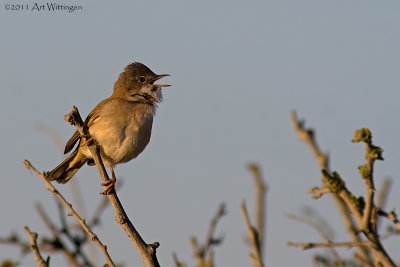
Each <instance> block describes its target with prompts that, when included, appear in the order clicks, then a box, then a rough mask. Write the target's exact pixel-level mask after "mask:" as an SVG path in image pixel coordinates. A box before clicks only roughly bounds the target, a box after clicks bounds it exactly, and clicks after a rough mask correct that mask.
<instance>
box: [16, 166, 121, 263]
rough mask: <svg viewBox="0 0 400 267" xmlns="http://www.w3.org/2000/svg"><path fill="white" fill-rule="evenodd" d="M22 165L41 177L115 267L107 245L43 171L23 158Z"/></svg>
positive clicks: (47, 187)
mask: <svg viewBox="0 0 400 267" xmlns="http://www.w3.org/2000/svg"><path fill="white" fill-rule="evenodd" d="M24 165H25V167H26V168H27V169H29V170H32V171H33V172H34V173H35V174H36V175H37V176H39V177H40V179H42V181H43V182H44V183H45V184H46V189H48V190H50V191H51V192H53V194H54V195H55V196H56V197H57V198H58V199H59V200H60V201H61V202H62V203H63V204H64V206H65V207H66V208H67V209H68V211H69V213H70V214H71V215H72V216H73V217H74V218H75V219H76V220H77V221H78V222H79V224H80V225H81V226H82V228H83V229H84V230H85V232H86V233H87V234H88V235H89V237H90V238H91V239H92V241H94V242H95V243H96V244H97V246H98V247H99V248H100V250H101V251H102V252H103V255H104V257H105V259H106V261H107V263H108V264H109V266H110V267H113V266H114V267H115V264H114V263H113V261H112V259H111V257H110V255H109V254H108V252H107V247H106V246H104V245H103V243H102V242H101V241H100V239H99V238H98V237H97V235H96V234H95V233H93V231H92V230H91V229H90V228H89V227H88V226H87V224H86V222H85V220H84V219H82V218H81V217H80V216H79V215H78V213H76V211H75V210H74V209H73V208H72V205H71V204H70V203H69V202H68V201H67V200H66V199H65V198H64V197H63V196H62V195H61V193H60V192H58V190H57V189H55V187H54V186H53V185H52V184H51V183H50V182H49V181H47V179H46V177H45V176H44V175H43V173H40V172H39V171H38V170H37V169H36V168H35V167H33V166H32V164H31V163H30V162H29V161H28V160H24Z"/></svg>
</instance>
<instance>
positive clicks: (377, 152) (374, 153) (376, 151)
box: [369, 145, 383, 160]
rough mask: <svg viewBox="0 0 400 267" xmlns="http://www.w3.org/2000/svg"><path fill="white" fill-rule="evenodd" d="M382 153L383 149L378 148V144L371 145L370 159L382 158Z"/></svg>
mask: <svg viewBox="0 0 400 267" xmlns="http://www.w3.org/2000/svg"><path fill="white" fill-rule="evenodd" d="M382 153H383V149H382V148H380V147H379V146H374V145H371V148H370V150H369V156H370V157H371V158H372V159H379V160H383V157H382Z"/></svg>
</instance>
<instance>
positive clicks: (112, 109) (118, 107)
mask: <svg viewBox="0 0 400 267" xmlns="http://www.w3.org/2000/svg"><path fill="white" fill-rule="evenodd" d="M166 76H169V74H161V75H157V74H155V73H154V72H153V71H151V70H150V69H149V68H148V67H147V66H145V65H144V64H142V63H140V62H133V63H130V64H129V65H127V66H126V67H125V69H124V71H123V72H122V73H120V75H119V76H118V79H117V81H116V82H115V83H114V88H113V93H112V95H111V96H110V97H108V98H106V99H104V100H103V101H101V102H100V103H99V104H98V105H97V106H96V107H95V108H94V109H93V110H92V111H91V112H90V113H89V115H88V116H87V118H86V119H85V121H84V124H85V125H86V126H87V128H88V131H89V134H90V139H89V140H88V141H86V142H83V140H82V138H81V136H80V134H79V132H78V131H75V133H74V134H73V135H72V137H71V138H70V139H69V140H68V141H67V143H66V145H65V150H64V154H67V153H69V152H70V151H71V150H72V149H73V148H74V146H75V144H76V143H78V145H77V147H76V148H75V150H74V151H73V152H72V153H71V154H70V155H69V156H68V157H67V158H66V159H65V160H64V161H63V162H62V163H60V164H59V165H58V166H57V167H55V168H54V169H53V170H51V171H49V172H45V177H46V179H47V180H49V181H56V182H58V183H66V182H68V181H69V180H70V179H71V178H72V177H73V176H74V174H75V173H76V172H77V171H78V170H79V169H80V168H81V167H82V166H83V165H84V164H85V163H87V164H88V165H95V163H94V160H93V157H92V154H91V153H90V151H89V147H88V145H89V144H90V143H91V142H95V143H96V145H97V146H98V148H99V151H100V156H101V158H102V160H103V163H104V164H105V165H106V166H108V167H109V168H110V170H111V175H112V178H111V179H110V180H109V182H108V183H103V184H102V185H103V186H105V189H104V190H103V191H102V192H101V194H104V195H107V194H111V192H112V191H113V190H114V185H115V182H116V176H115V173H114V167H115V165H117V164H119V163H125V162H128V161H130V160H132V159H134V158H136V157H137V156H138V155H139V154H140V153H142V152H143V150H144V149H145V148H146V146H147V144H148V143H149V141H150V137H151V131H152V125H153V117H154V115H155V113H156V110H157V105H158V104H159V103H161V101H162V92H161V89H162V88H163V87H168V86H170V85H169V84H157V83H155V82H156V81H157V80H159V79H161V78H163V77H166Z"/></svg>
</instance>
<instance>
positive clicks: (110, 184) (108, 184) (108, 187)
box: [100, 176, 117, 195]
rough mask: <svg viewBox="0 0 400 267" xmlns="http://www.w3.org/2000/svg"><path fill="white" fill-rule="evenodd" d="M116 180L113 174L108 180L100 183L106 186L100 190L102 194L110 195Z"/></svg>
mask: <svg viewBox="0 0 400 267" xmlns="http://www.w3.org/2000/svg"><path fill="white" fill-rule="evenodd" d="M116 182H117V178H115V176H113V177H112V178H111V179H110V180H108V181H107V182H104V183H102V184H101V185H102V186H105V187H106V188H105V189H104V190H103V191H101V192H100V194H102V195H110V194H111V193H112V192H113V191H114V187H115V183H116Z"/></svg>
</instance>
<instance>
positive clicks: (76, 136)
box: [64, 99, 109, 154]
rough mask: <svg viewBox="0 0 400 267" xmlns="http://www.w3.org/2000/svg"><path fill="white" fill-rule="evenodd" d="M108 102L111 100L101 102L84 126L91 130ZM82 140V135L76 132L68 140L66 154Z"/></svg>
mask: <svg viewBox="0 0 400 267" xmlns="http://www.w3.org/2000/svg"><path fill="white" fill-rule="evenodd" d="M107 102H109V100H107V99H105V100H103V101H101V102H100V103H99V104H98V105H97V107H95V108H94V109H93V110H92V111H91V112H90V113H89V115H88V116H87V118H86V120H85V122H84V124H86V126H87V127H88V128H90V126H92V125H93V123H95V121H96V120H97V119H98V118H99V111H100V110H101V106H102V105H104V104H105V103H107ZM80 139H81V135H80V133H79V131H78V130H76V131H75V132H74V134H73V135H72V136H71V138H70V139H69V140H68V142H67V144H66V145H65V149H64V154H67V153H68V152H70V151H71V150H72V149H73V148H74V146H75V144H76V142H77V141H78V140H79V141H80Z"/></svg>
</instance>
